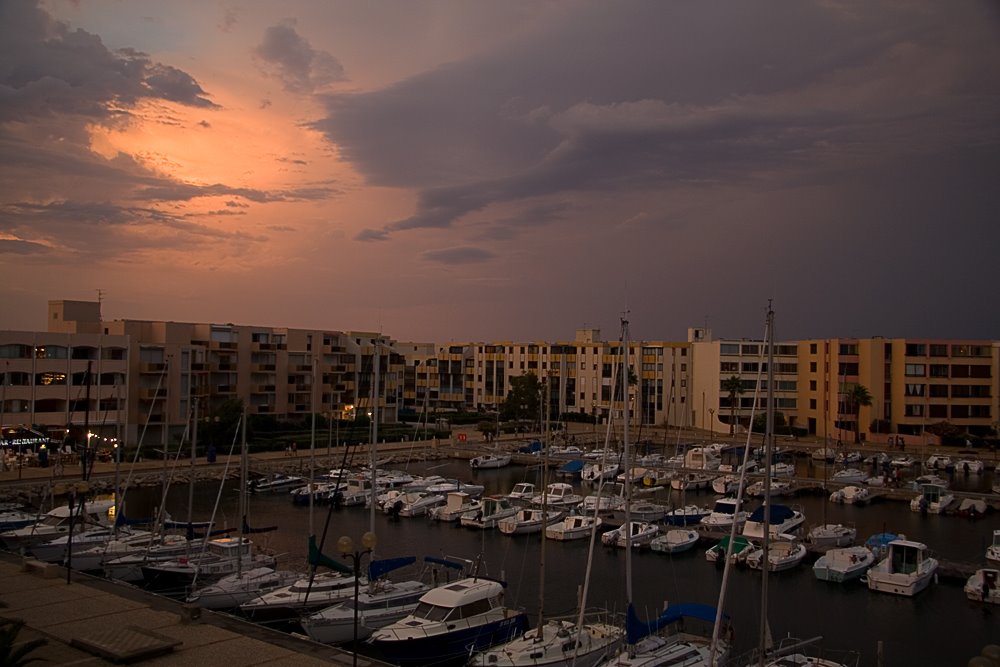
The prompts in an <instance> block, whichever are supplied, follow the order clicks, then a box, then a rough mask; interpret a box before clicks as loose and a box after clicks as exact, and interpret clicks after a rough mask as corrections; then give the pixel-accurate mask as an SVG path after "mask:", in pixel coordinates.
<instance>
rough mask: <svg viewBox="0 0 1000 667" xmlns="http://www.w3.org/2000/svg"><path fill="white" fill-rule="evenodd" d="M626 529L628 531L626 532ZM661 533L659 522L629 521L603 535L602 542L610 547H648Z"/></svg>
mask: <svg viewBox="0 0 1000 667" xmlns="http://www.w3.org/2000/svg"><path fill="white" fill-rule="evenodd" d="M626 530H627V531H628V532H627V533H626ZM659 534H660V526H659V524H656V523H653V522H651V521H629V522H628V523H627V524H622V525H621V526H619V527H618V528H615V529H614V530H609V531H607V532H606V533H603V534H602V535H601V544H603V545H605V546H609V547H621V548H623V549H624V548H625V547H626V546H631V547H632V548H633V549H641V548H642V547H648V546H649V543H650V542H652V541H653V538H654V537H656V536H657V535H659Z"/></svg>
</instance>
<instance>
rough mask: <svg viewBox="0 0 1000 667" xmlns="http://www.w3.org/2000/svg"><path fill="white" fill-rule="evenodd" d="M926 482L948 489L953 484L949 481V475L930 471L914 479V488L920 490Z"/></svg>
mask: <svg viewBox="0 0 1000 667" xmlns="http://www.w3.org/2000/svg"><path fill="white" fill-rule="evenodd" d="M924 484H936V485H938V486H941V487H944V488H946V489H947V488H949V487H950V486H951V482H950V481H948V478H947V477H942V476H941V475H939V474H937V473H928V474H926V475H921V476H920V477H917V478H916V479H915V480H913V490H914V491H919V490H920V487H921V486H923V485H924Z"/></svg>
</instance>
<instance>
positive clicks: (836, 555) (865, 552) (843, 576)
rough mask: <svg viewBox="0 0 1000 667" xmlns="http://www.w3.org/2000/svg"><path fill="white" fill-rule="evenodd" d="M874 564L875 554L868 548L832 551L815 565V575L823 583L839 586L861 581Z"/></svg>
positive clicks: (820, 558) (848, 548)
mask: <svg viewBox="0 0 1000 667" xmlns="http://www.w3.org/2000/svg"><path fill="white" fill-rule="evenodd" d="M874 564H875V554H874V553H872V551H871V550H870V549H868V548H867V547H862V546H853V547H843V548H841V549H830V550H829V551H827V552H826V553H825V554H823V555H822V556H820V557H819V558H818V559H817V560H816V562H815V563H814V564H813V574H814V575H816V578H817V579H819V580H821V581H833V582H836V583H838V584H839V583H843V582H845V581H851V580H853V579H860V578H861V577H862V576H863V575H864V573H865V572H867V571H868V568H870V567H871V566H872V565H874Z"/></svg>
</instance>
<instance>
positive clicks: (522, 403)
mask: <svg viewBox="0 0 1000 667" xmlns="http://www.w3.org/2000/svg"><path fill="white" fill-rule="evenodd" d="M541 388H542V383H541V382H539V380H538V376H537V375H535V374H534V373H526V374H524V375H521V376H518V377H512V378H510V391H508V392H507V397H506V398H504V401H503V405H502V406H501V407H500V416H501V417H502V418H503V419H504V420H511V419H531V420H534V419H535V418H537V416H538V410H539V401H540V397H541Z"/></svg>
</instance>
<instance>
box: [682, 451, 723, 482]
mask: <svg viewBox="0 0 1000 667" xmlns="http://www.w3.org/2000/svg"><path fill="white" fill-rule="evenodd" d="M721 464H722V457H720V456H719V454H718V449H717V448H712V447H692V448H691V449H689V450H688V451H687V452H686V453H685V454H684V467H685V468H688V469H691V470H718V469H719V466H720V465H721ZM713 476H714V475H713Z"/></svg>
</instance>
